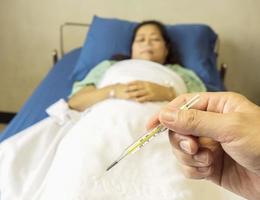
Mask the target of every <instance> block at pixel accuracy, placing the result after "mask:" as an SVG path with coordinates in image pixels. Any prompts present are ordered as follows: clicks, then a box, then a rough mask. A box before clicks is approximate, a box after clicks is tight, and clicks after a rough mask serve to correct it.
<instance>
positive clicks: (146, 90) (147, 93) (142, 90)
mask: <svg viewBox="0 0 260 200" xmlns="http://www.w3.org/2000/svg"><path fill="white" fill-rule="evenodd" d="M127 93H128V95H129V99H133V100H136V101H138V102H141V103H142V102H147V101H170V100H172V99H174V98H175V97H176V93H175V91H174V89H173V88H172V87H166V86H163V85H159V84H156V83H152V82H149V81H133V82H130V83H128V84H127Z"/></svg>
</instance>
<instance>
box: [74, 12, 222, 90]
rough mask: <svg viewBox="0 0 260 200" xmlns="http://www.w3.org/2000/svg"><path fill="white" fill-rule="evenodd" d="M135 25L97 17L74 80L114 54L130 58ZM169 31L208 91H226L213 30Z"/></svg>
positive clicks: (186, 27) (177, 28) (193, 26)
mask: <svg viewBox="0 0 260 200" xmlns="http://www.w3.org/2000/svg"><path fill="white" fill-rule="evenodd" d="M136 25H137V23H135V22H130V21H126V20H119V19H108V18H101V17H97V16H94V18H93V20H92V23H91V26H90V28H89V31H88V34H87V37H86V40H85V43H84V45H83V47H82V50H81V54H80V56H79V59H78V61H77V64H76V66H75V69H74V71H73V73H72V77H73V79H75V80H82V79H83V78H84V77H85V76H86V74H87V73H88V72H89V71H90V70H91V69H92V68H93V67H94V66H96V65H97V64H98V63H100V62H101V61H103V60H107V59H110V58H111V57H112V56H113V55H115V54H119V53H120V54H125V55H129V54H130V49H131V38H132V34H133V30H134V28H135V26H136ZM166 28H167V31H168V34H169V36H170V38H171V40H172V42H174V43H175V46H176V47H177V51H178V52H179V54H180V58H181V62H182V64H183V66H184V67H186V68H190V69H192V70H193V71H194V72H195V73H197V75H198V76H199V77H200V78H201V79H202V80H203V82H204V83H205V84H206V86H207V88H208V90H209V91H219V90H223V89H224V87H223V83H222V81H221V79H220V76H219V73H218V70H217V67H216V55H215V53H214V47H215V42H216V39H217V35H216V34H215V33H214V31H213V30H212V29H211V28H210V27H209V26H207V25H202V24H183V25H181V24H180V25H167V27H166Z"/></svg>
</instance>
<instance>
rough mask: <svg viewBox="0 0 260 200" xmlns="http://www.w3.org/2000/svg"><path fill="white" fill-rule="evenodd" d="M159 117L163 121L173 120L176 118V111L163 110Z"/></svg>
mask: <svg viewBox="0 0 260 200" xmlns="http://www.w3.org/2000/svg"><path fill="white" fill-rule="evenodd" d="M161 117H162V119H163V120H165V121H174V120H175V118H176V112H172V111H165V112H163V113H162V115H161Z"/></svg>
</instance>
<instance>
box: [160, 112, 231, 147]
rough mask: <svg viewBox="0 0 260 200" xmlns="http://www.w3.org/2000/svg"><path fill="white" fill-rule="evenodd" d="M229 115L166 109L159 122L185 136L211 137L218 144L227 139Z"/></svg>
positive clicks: (161, 113)
mask: <svg viewBox="0 0 260 200" xmlns="http://www.w3.org/2000/svg"><path fill="white" fill-rule="evenodd" d="M228 118H229V115H228V114H222V113H213V112H208V111H200V110H194V109H190V110H177V111H176V110H171V109H170V108H164V109H162V110H161V112H160V113H159V121H160V122H161V123H162V124H163V125H164V126H165V127H167V128H169V129H170V130H172V131H174V132H177V133H179V134H183V135H193V136H197V137H209V138H211V139H213V140H215V141H218V142H224V140H225V139H226V138H227V137H226V136H225V133H226V134H227V132H225V130H227V129H228V126H229V121H230V120H229V119H228Z"/></svg>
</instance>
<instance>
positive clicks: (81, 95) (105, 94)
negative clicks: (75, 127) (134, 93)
mask: <svg viewBox="0 0 260 200" xmlns="http://www.w3.org/2000/svg"><path fill="white" fill-rule="evenodd" d="M111 97H115V98H120V99H128V98H129V95H128V93H127V85H125V84H114V85H109V86H107V87H103V88H100V89H97V88H96V87H95V86H94V85H91V86H86V87H84V88H82V89H81V90H80V91H79V92H77V93H76V94H74V95H73V96H72V97H71V98H70V99H69V101H68V104H69V107H70V108H72V109H75V110H78V111H84V110H85V109H86V108H88V107H90V106H92V105H94V104H95V103H98V102H100V101H103V100H105V99H108V98H111Z"/></svg>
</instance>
